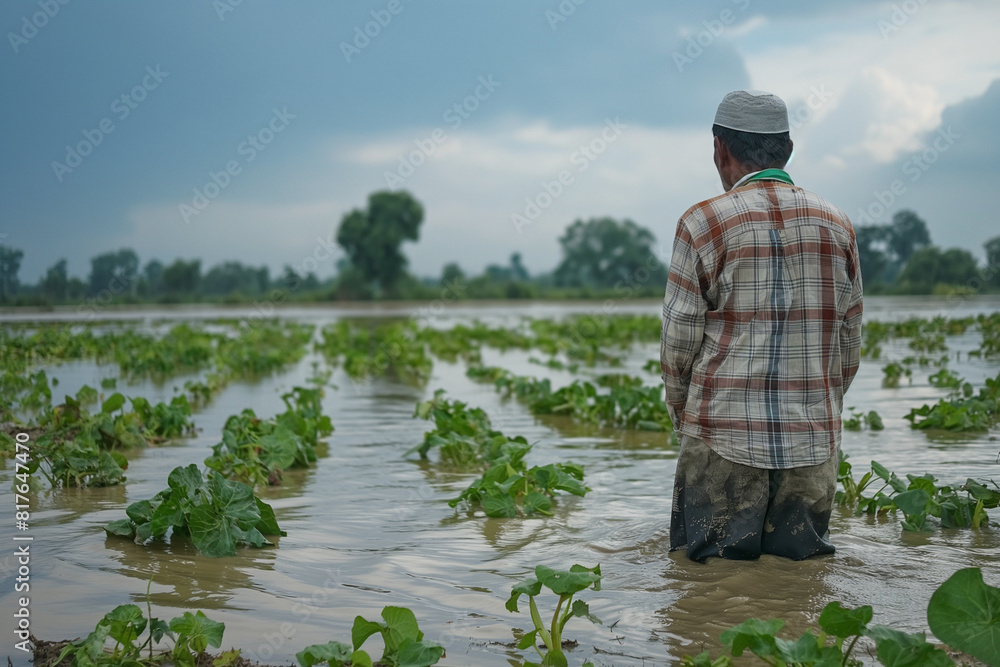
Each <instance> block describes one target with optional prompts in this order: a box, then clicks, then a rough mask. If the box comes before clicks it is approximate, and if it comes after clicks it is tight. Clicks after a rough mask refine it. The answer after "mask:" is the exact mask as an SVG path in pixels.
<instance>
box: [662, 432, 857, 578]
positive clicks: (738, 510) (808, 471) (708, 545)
mask: <svg viewBox="0 0 1000 667" xmlns="http://www.w3.org/2000/svg"><path fill="white" fill-rule="evenodd" d="M839 465H840V457H839V455H838V454H837V452H834V454H833V455H832V456H831V457H830V458H829V459H827V460H826V461H825V462H823V463H821V464H819V465H815V466H807V467H804V468H788V469H784V470H769V469H765V468H751V467H749V466H745V465H741V464H739V463H733V462H732V461H728V460H726V459H724V458H722V457H721V456H719V455H718V454H716V453H715V452H714V451H712V449H710V448H709V447H708V445H706V444H705V443H703V442H702V441H701V440H698V439H697V438H692V437H690V436H681V452H680V456H679V457H678V459H677V473H676V475H675V478H674V496H673V510H672V512H671V517H670V550H671V551H674V550H676V549H682V548H686V549H687V556H688V558H690V559H691V560H694V561H699V562H704V561H705V559H706V558H709V557H710V556H717V557H720V558H728V559H732V560H751V559H755V558H758V557H759V556H760V555H761V554H774V555H776V556H783V557H785V558H791V559H792V560H802V559H803V558H809V557H810V556H817V555H819V554H829V553H833V551H834V548H833V544H831V543H830V541H829V539H828V538H827V530H828V527H829V523H830V514H831V512H832V511H833V497H834V494H835V493H836V490H837V470H838V467H839Z"/></svg>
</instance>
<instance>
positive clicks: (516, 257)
mask: <svg viewBox="0 0 1000 667" xmlns="http://www.w3.org/2000/svg"><path fill="white" fill-rule="evenodd" d="M510 275H511V277H512V278H513V279H514V280H517V281H519V282H527V281H528V280H529V278H530V276H529V275H528V270H527V269H526V268H524V264H522V263H521V253H519V252H515V253H514V254H513V255H511V256H510Z"/></svg>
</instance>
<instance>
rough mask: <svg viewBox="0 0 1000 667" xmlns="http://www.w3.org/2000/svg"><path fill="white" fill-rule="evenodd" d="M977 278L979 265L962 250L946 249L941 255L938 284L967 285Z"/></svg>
mask: <svg viewBox="0 0 1000 667" xmlns="http://www.w3.org/2000/svg"><path fill="white" fill-rule="evenodd" d="M978 276H979V263H978V262H976V258H975V257H973V255H972V253H971V252H969V251H968V250H965V249H964V248H948V249H947V250H945V251H944V252H943V253H941V273H940V274H939V276H938V282H941V283H945V284H948V285H969V284H971V283H973V282H974V281H975V279H976V278H977V277H978Z"/></svg>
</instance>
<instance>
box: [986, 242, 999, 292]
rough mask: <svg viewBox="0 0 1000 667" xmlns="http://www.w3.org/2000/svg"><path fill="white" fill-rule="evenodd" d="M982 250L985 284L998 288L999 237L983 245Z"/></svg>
mask: <svg viewBox="0 0 1000 667" xmlns="http://www.w3.org/2000/svg"><path fill="white" fill-rule="evenodd" d="M983 250H985V251H986V271H985V275H986V282H987V284H988V285H992V286H994V287H1000V236H997V237H994V238H992V239H990V240H989V241H987V242H986V243H984V244H983Z"/></svg>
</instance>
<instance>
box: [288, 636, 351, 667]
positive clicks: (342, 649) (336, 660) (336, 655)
mask: <svg viewBox="0 0 1000 667" xmlns="http://www.w3.org/2000/svg"><path fill="white" fill-rule="evenodd" d="M351 653H352V651H351V647H350V646H348V645H347V644H342V643H340V642H327V643H326V644H313V645H311V646H307V647H305V648H304V649H302V650H301V651H299V652H298V653H296V654H295V659H296V660H298V661H299V664H300V665H302V667H312V666H313V665H319V664H321V663H324V662H326V663H329V664H330V665H333V667H343V665H346V664H348V663H349V662H350V660H351Z"/></svg>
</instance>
